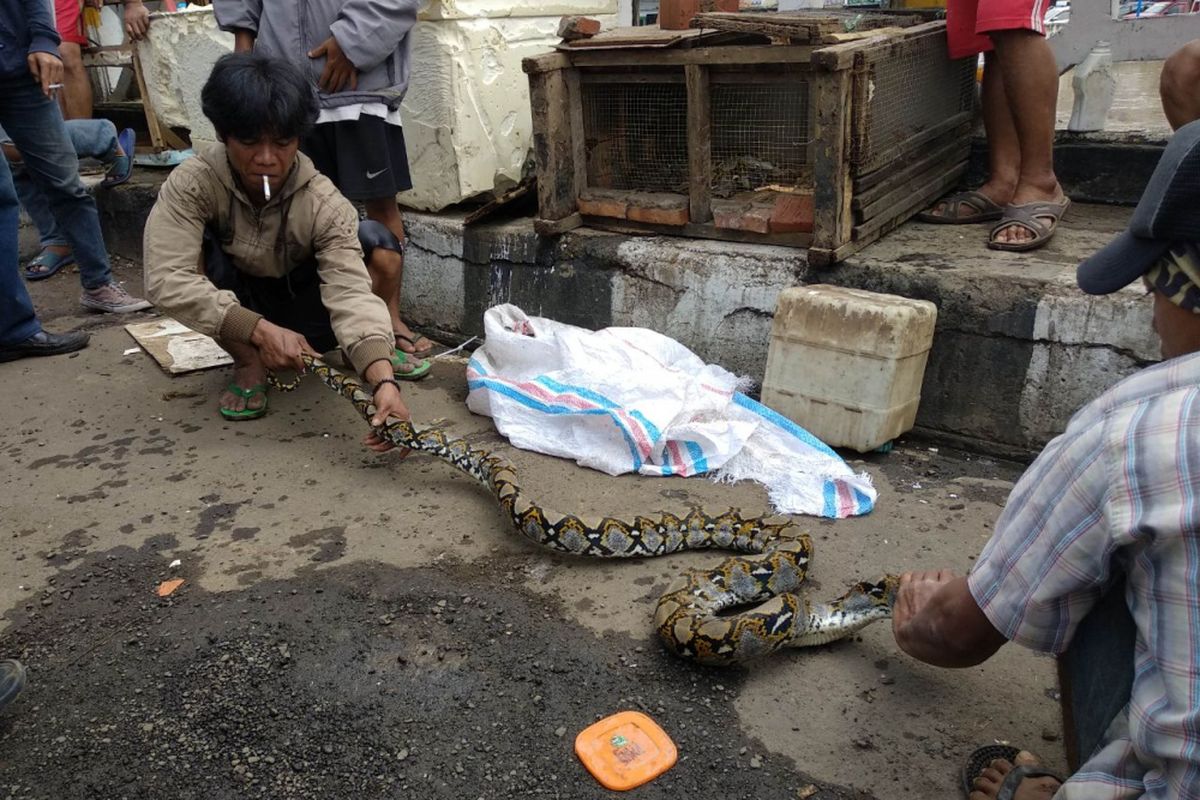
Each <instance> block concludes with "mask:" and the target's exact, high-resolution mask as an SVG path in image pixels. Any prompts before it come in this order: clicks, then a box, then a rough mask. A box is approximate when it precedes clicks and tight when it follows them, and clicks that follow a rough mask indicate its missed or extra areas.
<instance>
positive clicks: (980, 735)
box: [0, 273, 1062, 798]
mask: <svg viewBox="0 0 1200 800" xmlns="http://www.w3.org/2000/svg"><path fill="white" fill-rule="evenodd" d="M127 277H129V278H130V280H131V281H132V280H134V279H135V278H134V276H133V274H132V273H130V274H129V275H128V276H127ZM77 288H78V284H77V279H76V278H75V277H74V276H67V275H64V276H58V277H56V278H54V279H51V280H50V281H46V282H45V283H44V284H43V285H38V286H34V287H33V290H34V294H35V298H36V299H37V301H38V302H39V305H40V307H42V308H43V309H51V310H50V311H49V312H48V313H47V316H48V317H49V318H55V317H56V318H57V319H55V320H53V321H52V322H51V325H55V324H57V325H58V327H59V328H62V327H71V326H74V325H78V324H81V323H84V322H86V323H87V324H88V325H91V326H94V327H95V328H96V336H95V338H94V341H93V344H92V346H91V347H90V348H89V349H88V350H86V351H84V352H83V353H80V354H79V355H77V356H75V357H62V358H56V359H47V360H42V361H25V362H16V363H12V364H5V365H0V409H3V414H5V415H6V417H7V424H6V425H4V426H3V427H2V428H0V450H2V451H3V452H4V454H5V455H6V458H5V460H4V463H3V465H2V466H0V470H2V472H3V477H4V481H5V485H6V486H7V487H9V488H8V491H7V492H6V496H5V500H4V501H3V503H2V504H0V521H2V522H3V524H2V525H0V530H3V531H4V532H5V535H6V536H7V537H8V548H7V551H8V557H7V558H5V559H3V560H0V609H2V610H3V611H2V618H0V656H15V657H19V658H21V659H22V660H23V661H25V662H26V663H27V666H28V667H29V675H30V686H29V689H28V691H27V692H26V694H25V695H24V696H23V697H22V698H21V699H20V700H19V701H18V703H17V704H16V705H14V706H13V707H12V708H11V709H10V710H9V711H7V712H5V713H4V714H3V715H2V716H0V797H22V798H24V797H47V798H50V797H54V798H58V797H85V796H86V797H90V796H100V797H114V798H117V797H128V798H141V797H146V798H150V797H179V798H187V797H202V796H203V797H210V798H218V797H219V798H223V797H231V798H232V797H266V796H271V797H343V796H345V797H351V796H353V797H405V796H412V797H431V798H433V797H436V798H441V797H446V798H476V797H483V798H502V797H526V796H546V797H564V798H575V797H580V798H586V797H601V796H607V795H608V792H607V791H606V790H603V789H602V788H600V786H599V785H598V784H597V783H595V782H594V781H593V780H592V778H591V777H590V776H589V775H588V774H587V773H586V772H585V771H584V769H583V768H582V766H581V765H580V763H579V761H578V760H577V759H576V758H575V756H574V754H573V752H572V743H573V740H574V737H575V735H576V734H577V733H578V732H579V731H580V730H582V729H583V728H584V727H586V726H587V725H589V724H590V723H592V722H593V721H595V720H596V719H599V718H600V717H603V716H607V715H608V714H611V713H615V712H617V711H620V710H625V709H638V710H642V711H644V712H646V713H648V714H649V715H650V716H652V717H653V718H654V719H656V720H657V721H658V722H659V723H660V724H661V725H662V726H663V728H664V729H665V730H666V731H667V733H668V734H670V735H671V736H672V737H673V738H674V740H675V741H676V743H677V744H678V745H679V751H680V761H679V764H678V765H677V766H676V767H675V768H674V769H672V770H671V771H670V772H668V773H667V774H665V775H664V776H662V777H660V778H659V779H658V780H656V781H655V782H654V783H652V784H650V785H648V786H647V787H645V788H643V789H640V790H638V795H639V796H641V797H648V798H649V797H681V796H685V795H689V796H694V797H718V796H720V797H731V798H735V797H745V798H768V797H770V798H797V797H813V798H858V797H862V798H867V797H875V798H893V797H930V798H933V797H952V796H956V795H955V792H956V791H957V789H956V782H957V772H958V769H959V763H960V761H961V760H962V758H963V757H965V755H966V754H967V753H968V752H969V751H970V750H971V749H973V748H974V747H975V746H976V745H978V744H981V743H989V742H992V741H995V740H997V739H1002V740H1009V741H1013V742H1016V743H1019V744H1022V745H1025V746H1029V747H1032V748H1034V749H1036V750H1037V751H1038V752H1039V753H1040V754H1042V755H1043V756H1044V757H1045V758H1046V759H1047V760H1048V761H1049V762H1050V763H1051V764H1053V765H1056V766H1059V765H1061V760H1062V753H1061V747H1060V744H1059V742H1058V741H1057V739H1058V730H1059V728H1058V726H1059V721H1058V708H1057V702H1056V687H1055V679H1054V674H1053V664H1052V662H1051V661H1050V660H1049V659H1046V658H1042V657H1038V656H1034V655H1032V654H1030V653H1027V652H1025V651H1022V650H1020V649H1018V648H1016V647H1011V646H1010V647H1006V648H1004V650H1002V651H1001V653H1000V654H999V655H998V656H997V657H996V658H995V659H994V660H993V661H992V662H990V663H989V664H987V665H984V666H982V667H978V668H973V669H968V670H959V671H945V670H937V669H933V668H930V667H926V666H924V665H921V664H917V663H915V662H913V661H912V660H911V659H909V658H907V657H906V656H904V655H903V654H902V653H900V652H899V651H898V650H897V648H896V647H895V644H894V642H893V640H892V638H891V636H890V629H889V628H888V627H887V626H886V625H875V626H873V627H871V628H868V629H866V630H864V631H863V632H862V634H861V635H860V636H858V637H855V638H854V639H852V640H849V641H845V642H841V643H837V644H834V645H831V646H827V647H822V648H815V649H811V650H805V651H792V652H788V653H785V654H782V655H779V656H777V657H774V658H773V659H771V660H768V661H764V662H760V663H757V664H753V665H749V666H745V667H738V668H733V669H727V670H718V669H710V668H700V667H696V666H694V665H691V664H688V663H684V662H680V661H678V660H675V659H673V658H672V657H670V656H668V655H667V654H666V653H665V652H664V651H663V650H662V649H661V648H660V646H659V645H658V643H657V640H656V639H655V638H654V635H653V631H652V626H651V617H652V614H653V609H654V604H655V601H656V599H657V597H658V596H659V595H660V594H661V593H662V592H663V591H664V590H665V588H666V586H667V585H668V583H669V582H670V581H671V580H673V579H674V577H675V576H676V575H678V574H679V572H680V571H682V570H683V569H685V568H688V567H696V566H702V565H705V564H711V563H714V562H715V561H716V560H718V559H719V558H720V556H719V555H718V554H715V553H688V554H680V555H677V556H669V557H666V558H662V559H653V560H641V561H622V562H620V563H617V562H607V561H598V560H581V559H573V558H569V557H565V556H562V555H558V554H554V553H551V552H547V551H544V550H541V549H539V548H537V547H536V546H535V545H534V544H532V543H530V542H528V541H527V540H525V539H524V538H523V537H520V536H519V535H518V534H517V533H516V532H515V531H513V530H511V528H510V527H509V526H508V524H507V523H506V521H505V519H504V518H503V516H502V515H501V514H500V513H499V511H498V510H497V508H496V506H495V503H494V501H493V500H492V498H491V496H490V495H489V494H488V493H487V492H486V491H485V490H483V489H482V488H481V487H479V486H478V485H477V484H475V483H474V482H473V481H472V480H470V479H469V478H467V477H466V476H464V475H461V474H459V473H456V472H455V471H454V470H453V469H451V468H450V467H448V466H447V465H445V464H444V463H442V462H440V461H437V460H435V459H432V458H429V457H426V456H422V455H414V456H412V457H410V458H409V459H407V460H403V461H402V460H400V459H398V458H397V457H395V456H394V455H392V456H384V457H379V456H376V455H374V454H372V453H370V452H368V451H366V450H365V449H363V448H362V447H361V446H360V444H359V441H358V440H359V439H360V438H361V436H362V434H363V433H365V429H364V426H363V424H362V423H361V421H360V420H359V419H358V417H357V415H356V413H355V412H354V410H353V409H352V408H351V406H350V405H349V404H348V403H347V402H346V401H345V400H343V399H341V398H339V397H337V396H335V395H334V394H333V393H332V392H330V391H329V390H328V389H326V388H324V387H323V386H321V385H319V384H318V383H316V382H315V381H312V380H309V381H305V382H304V383H303V385H302V387H301V388H300V389H299V390H298V391H297V392H295V393H293V394H290V395H278V394H277V395H273V396H272V398H271V404H272V410H271V412H270V413H269V414H268V415H267V416H266V417H265V418H263V419H262V420H258V421H255V422H249V423H236V424H235V423H227V422H225V421H223V420H221V419H220V417H219V416H218V415H217V413H216V405H215V404H216V397H217V395H218V393H219V390H220V388H221V387H222V386H223V385H224V383H225V381H226V380H227V377H226V375H225V374H224V373H223V372H222V371H221V370H216V371H210V372H205V373H200V374H193V375H189V376H184V377H179V378H170V377H168V376H167V375H166V374H165V373H163V372H162V371H161V370H160V369H159V368H158V367H157V365H155V364H154V363H153V362H152V361H151V360H150V359H149V358H148V357H147V356H146V355H145V354H142V353H136V354H131V355H124V354H123V353H124V351H125V350H127V349H129V348H130V347H132V346H133V342H132V340H131V339H130V338H129V337H128V336H127V335H126V334H125V333H124V331H123V330H121V329H120V328H119V327H117V326H116V325H115V324H114V323H116V322H119V321H118V320H113V319H110V318H103V317H94V316H92V317H83V316H76V312H75V310H74V308H73V305H72V302H71V300H72V299H73V296H74V295H75V294H77ZM131 288H137V287H136V286H135V285H133V284H131ZM63 298H67V299H63ZM54 309H58V311H55V310H54ZM134 316H135V317H137V318H139V319H140V318H142V317H143V316H144V315H134ZM126 321H133V320H126ZM405 394H406V396H407V398H408V402H409V404H410V406H411V408H412V409H413V410H414V413H415V415H416V416H417V418H418V419H419V420H421V421H424V422H435V421H438V422H442V423H443V424H445V425H446V426H447V427H448V428H451V429H453V430H454V431H456V432H458V433H460V434H462V435H466V436H468V437H469V438H470V440H471V441H472V442H473V443H474V444H476V445H478V446H485V447H491V448H495V449H497V450H498V451H500V452H502V453H503V454H505V455H506V456H507V457H509V458H511V459H512V460H513V461H514V462H515V463H516V465H517V466H518V468H519V470H520V473H521V478H522V483H523V484H524V485H525V486H526V488H527V489H528V490H529V491H530V492H531V493H532V494H533V495H535V496H537V497H544V498H546V501H547V502H548V503H550V504H552V505H553V506H555V507H556V508H560V509H567V510H573V511H574V510H577V511H579V512H580V513H586V514H591V513H614V512H615V513H618V514H621V515H631V514H635V513H641V512H643V511H645V512H653V511H658V510H672V509H678V510H686V509H687V508H688V507H690V506H693V505H702V506H705V507H711V508H718V509H724V508H727V507H729V506H740V507H742V508H744V509H746V510H748V511H749V510H757V509H763V508H765V503H766V498H765V492H764V491H763V490H762V489H761V488H760V487H757V486H755V485H749V484H743V485H737V486H726V485H716V484H713V483H710V482H708V481H705V480H702V479H679V478H664V479H645V478H638V477H634V476H622V477H618V478H610V477H607V476H605V475H602V474H599V473H596V472H590V471H586V470H583V469H580V468H578V467H575V466H574V465H573V464H570V463H567V462H564V461H561V460H558V459H554V458H549V457H544V456H539V455H536V454H532V453H525V452H521V451H517V450H514V449H513V448H511V447H509V446H508V445H507V444H506V443H505V442H504V441H503V440H502V439H501V438H500V437H499V436H498V435H497V434H496V433H495V431H494V429H493V427H492V425H491V423H490V420H488V419H486V418H481V417H476V416H473V415H471V414H470V413H469V412H468V411H467V410H466V408H465V405H464V399H465V396H466V386H465V380H464V374H463V364H462V362H454V361H445V362H439V363H438V364H437V366H436V368H435V371H434V374H433V376H432V377H431V378H430V379H428V380H426V381H423V382H420V383H418V384H413V385H410V384H406V385H405ZM859 466H860V467H861V468H864V469H867V470H868V471H869V472H870V473H871V474H872V476H873V477H874V480H875V482H876V485H877V486H878V488H879V490H880V498H879V503H878V508H877V510H876V511H875V512H874V513H872V514H871V515H869V516H867V517H865V518H861V519H855V520H843V521H838V522H829V521H822V520H817V519H809V518H797V520H796V521H797V524H798V526H799V527H800V529H802V530H807V531H809V532H810V533H812V534H813V538H814V541H815V545H816V552H815V557H814V560H813V567H812V570H811V573H810V584H811V591H812V592H813V593H814V595H817V596H820V597H833V596H836V595H837V594H840V593H841V591H842V589H843V588H844V586H845V585H848V584H850V583H852V582H854V581H855V580H858V579H859V578H861V577H866V576H871V575H875V574H878V573H881V572H885V571H901V570H904V569H910V568H936V567H950V568H955V569H959V570H965V569H968V568H969V566H970V563H971V559H972V557H973V556H974V555H975V554H977V553H978V551H979V549H980V548H981V547H982V545H983V543H984V542H985V541H986V540H987V537H988V536H989V535H990V531H991V525H992V523H993V522H994V521H995V518H996V516H997V514H998V512H999V510H1000V508H1001V505H1002V503H1003V500H1004V497H1005V496H1006V494H1007V491H1008V489H1009V487H1010V486H1011V483H1012V481H1013V480H1014V479H1015V478H1016V477H1017V476H1018V475H1019V473H1020V470H1021V468H1022V467H1021V465H1019V464H1013V463H1009V462H1004V461H1000V460H997V459H993V458H988V457H982V456H979V455H974V454H969V453H963V452H958V451H952V450H950V449H948V448H944V447H938V446H936V445H931V444H930V443H928V442H919V441H904V442H901V444H900V447H899V448H898V449H897V450H896V451H894V452H893V453H891V454H888V455H872V456H870V457H868V458H866V459H865V460H864V461H863V463H861V464H860V465H859ZM175 559H179V560H181V562H182V564H181V566H179V567H176V568H171V567H170V566H169V565H170V563H171V562H172V561H173V560H175ZM172 577H182V578H184V579H185V581H186V582H185V583H184V584H183V586H182V587H181V588H180V589H179V590H177V591H176V592H175V593H174V594H173V595H171V596H170V597H167V598H160V597H158V596H157V595H156V593H155V588H156V587H157V586H158V584H159V583H160V581H162V580H164V579H168V578H172Z"/></svg>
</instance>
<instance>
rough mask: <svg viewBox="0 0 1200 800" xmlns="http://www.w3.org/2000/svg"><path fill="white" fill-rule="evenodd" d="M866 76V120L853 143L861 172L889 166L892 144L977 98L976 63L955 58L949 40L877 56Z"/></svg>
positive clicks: (967, 107) (921, 43) (968, 106)
mask: <svg viewBox="0 0 1200 800" xmlns="http://www.w3.org/2000/svg"><path fill="white" fill-rule="evenodd" d="M867 80H868V83H867V89H866V91H867V96H866V101H867V105H866V108H867V114H866V120H865V123H866V124H865V125H856V126H855V129H854V132H853V143H852V148H853V149H852V158H853V160H854V162H855V164H856V165H857V166H858V168H859V171H860V172H870V171H872V170H874V169H877V168H879V167H882V166H884V165H885V163H886V162H887V160H888V158H889V152H888V151H889V150H891V149H892V148H894V147H896V146H898V145H900V144H902V143H903V142H905V141H907V140H908V139H910V138H912V137H913V136H916V135H918V134H920V133H922V132H924V131H926V130H928V129H930V128H933V127H935V126H937V125H939V124H941V123H944V122H945V121H946V120H947V119H950V118H951V117H953V116H955V115H956V114H959V113H961V112H969V111H970V110H971V108H972V105H973V103H974V101H975V67H974V63H973V62H972V61H971V60H970V59H963V60H961V61H959V62H956V63H951V62H950V59H949V57H948V56H947V55H946V49H945V45H944V44H942V43H941V42H939V41H937V40H934V39H926V40H921V41H917V42H913V43H904V44H902V45H901V46H898V47H895V48H892V49H890V50H889V51H887V52H885V53H882V54H880V55H878V56H874V57H872V58H871V59H870V60H869V62H868V72H867ZM892 155H894V154H892Z"/></svg>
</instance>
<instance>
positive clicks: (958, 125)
mask: <svg viewBox="0 0 1200 800" xmlns="http://www.w3.org/2000/svg"><path fill="white" fill-rule="evenodd" d="M973 121H974V117H973V116H972V115H971V113H970V112H967V111H964V112H962V113H959V114H955V115H954V116H952V117H950V118H949V119H945V120H943V121H942V122H939V123H938V124H937V125H934V126H933V127H930V128H926V129H925V130H923V131H921V132H920V133H918V134H917V135H916V136H910V137H909V138H907V139H905V140H904V141H903V142H900V143H899V144H895V145H892V146H891V147H887V148H884V149H883V150H882V151H880V150H876V149H874V148H873V147H872V149H871V150H870V151H869V152H868V153H867V157H868V158H869V160H870V161H871V162H872V163H874V164H883V165H885V166H884V167H883V169H882V170H872V172H871V174H872V175H874V174H876V173H877V172H886V170H887V166H886V165H888V164H892V163H895V162H897V161H907V160H908V159H909V158H910V157H912V156H913V155H914V154H916V153H918V152H921V151H923V150H925V149H927V146H928V145H929V143H930V142H933V141H936V140H938V139H940V138H942V137H943V136H946V135H947V134H951V133H953V134H956V135H958V136H961V137H963V138H967V137H968V136H969V135H970V132H971V124H972V122H973ZM864 181H865V175H864Z"/></svg>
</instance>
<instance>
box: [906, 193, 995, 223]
mask: <svg viewBox="0 0 1200 800" xmlns="http://www.w3.org/2000/svg"><path fill="white" fill-rule="evenodd" d="M939 205H944V206H945V207H946V208H945V211H944V213H941V214H935V213H934V212H933V211H932V210H929V211H922V212H921V213H920V214H917V219H919V220H920V221H921V222H928V223H930V224H933V225H971V224H973V223H976V222H992V221H993V220H997V219H1000V218H1001V217H1003V216H1004V209H1003V208H1001V207H1000V206H999V205H998V204H997V203H996V202H995V201H994V200H992V198H990V197H988V196H987V195H986V194H983V193H982V192H978V191H975V190H974V189H972V190H970V191H967V192H958V193H957V194H952V195H950V196H949V197H945V198H943V199H941V200H939V201H937V203H934V208H936V207H937V206H939ZM963 206H966V207H967V208H973V209H975V213H974V214H970V213H968V214H962V213H960V212H961V210H962V207H963Z"/></svg>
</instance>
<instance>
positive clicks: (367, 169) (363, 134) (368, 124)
mask: <svg viewBox="0 0 1200 800" xmlns="http://www.w3.org/2000/svg"><path fill="white" fill-rule="evenodd" d="M300 149H301V150H302V151H303V152H304V154H305V155H306V156H308V157H309V158H311V159H312V160H313V163H314V164H315V165H316V167H317V170H318V171H319V172H321V173H323V174H324V175H325V176H326V177H327V178H329V179H330V180H331V181H333V183H334V185H336V186H337V187H338V190H339V191H340V192H341V193H342V194H343V195H345V196H346V198H347V199H349V200H374V199H376V198H380V197H395V196H396V194H397V193H399V192H404V191H407V190H409V189H411V188H412V177H411V176H410V175H409V172H408V148H407V147H405V145H404V129H403V128H401V127H400V126H399V125H389V124H388V123H387V122H385V121H384V120H383V119H381V118H379V117H376V116H372V115H370V114H363V115H362V116H360V117H359V118H358V119H357V120H353V121H351V120H346V121H340V122H322V123H320V124H319V125H317V126H316V127H315V128H314V129H313V132H312V133H310V134H309V135H308V136H305V137H304V139H303V140H301V142H300Z"/></svg>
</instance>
